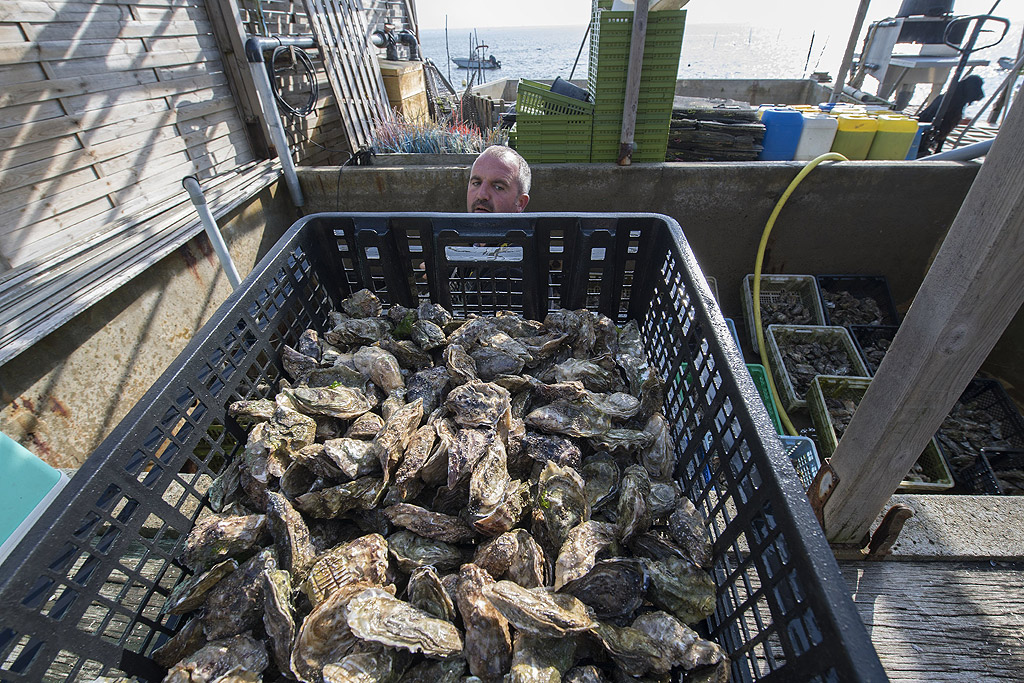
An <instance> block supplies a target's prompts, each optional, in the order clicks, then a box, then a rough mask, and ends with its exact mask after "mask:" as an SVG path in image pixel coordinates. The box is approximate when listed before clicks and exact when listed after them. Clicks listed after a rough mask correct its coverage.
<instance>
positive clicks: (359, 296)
mask: <svg viewBox="0 0 1024 683" xmlns="http://www.w3.org/2000/svg"><path fill="white" fill-rule="evenodd" d="M382 309H383V307H382V306H381V303H380V299H379V298H377V295H376V294H374V293H373V292H371V291H370V290H369V289H365V288H364V289H360V290H359V291H358V292H354V293H353V294H352V296H350V297H348V298H347V299H343V300H342V302H341V310H343V311H345V315H347V316H350V317H352V318H376V317H378V316H379V315H380V314H381V310H382Z"/></svg>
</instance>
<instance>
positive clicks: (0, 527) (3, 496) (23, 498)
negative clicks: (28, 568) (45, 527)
mask: <svg viewBox="0 0 1024 683" xmlns="http://www.w3.org/2000/svg"><path fill="white" fill-rule="evenodd" d="M67 481H68V477H67V475H65V474H63V473H62V472H61V471H60V470H56V469H54V468H52V467H50V466H49V465H47V464H46V463H45V462H43V461H42V460H40V459H39V458H37V457H36V456H35V455H34V454H32V453H31V452H30V451H28V450H27V449H26V448H25V447H24V446H22V445H21V444H19V443H18V442H17V441H15V440H14V439H11V438H10V437H9V436H7V435H6V434H4V433H2V432H0V562H3V560H4V559H5V558H6V557H7V555H8V554H10V552H11V550H13V549H14V546H16V545H17V544H18V541H20V540H21V539H22V537H23V536H24V535H25V534H26V533H27V532H28V530H29V529H30V528H31V527H32V525H33V524H34V523H35V521H36V520H37V519H39V517H41V516H42V514H43V513H44V512H45V511H46V508H47V507H49V505H50V502H51V501H52V500H53V499H54V498H55V497H56V496H57V494H58V493H59V492H60V490H61V489H62V488H64V484H65V483H67Z"/></svg>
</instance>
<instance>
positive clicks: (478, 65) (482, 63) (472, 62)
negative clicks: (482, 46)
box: [452, 55, 501, 69]
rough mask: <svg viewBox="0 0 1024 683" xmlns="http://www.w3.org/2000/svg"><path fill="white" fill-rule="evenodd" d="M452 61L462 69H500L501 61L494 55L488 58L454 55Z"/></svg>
mask: <svg viewBox="0 0 1024 683" xmlns="http://www.w3.org/2000/svg"><path fill="white" fill-rule="evenodd" d="M452 61H453V62H455V65H456V66H457V67H459V68H460V69H500V68H501V62H500V61H498V60H497V59H495V58H494V55H491V56H490V57H488V58H486V59H478V58H475V57H452Z"/></svg>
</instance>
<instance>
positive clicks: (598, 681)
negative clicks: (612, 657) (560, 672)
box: [562, 664, 607, 683]
mask: <svg viewBox="0 0 1024 683" xmlns="http://www.w3.org/2000/svg"><path fill="white" fill-rule="evenodd" d="M562 681H563V682H564V683H607V681H606V679H605V677H604V676H603V675H602V674H601V670H600V669H598V668H597V667H596V666H594V665H593V664H587V665H586V666H575V667H573V668H571V669H569V670H568V671H566V672H565V675H564V676H562Z"/></svg>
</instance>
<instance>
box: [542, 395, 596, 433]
mask: <svg viewBox="0 0 1024 683" xmlns="http://www.w3.org/2000/svg"><path fill="white" fill-rule="evenodd" d="M523 422H525V423H526V426H527V427H533V428H534V429H539V430H540V431H542V432H548V433H549V434H564V435H566V436H575V437H577V438H580V437H588V436H597V435H598V434H602V433H604V432H606V431H608V430H609V429H611V418H609V417H608V416H607V415H603V414H600V413H596V412H595V411H593V410H592V409H591V408H590V407H589V406H588V405H586V403H584V402H583V401H581V400H574V401H570V400H567V399H559V400H557V401H555V402H554V403H549V404H548V405H546V406H542V407H540V408H537V409H536V410H533V411H532V412H530V413H529V414H528V415H527V416H526V417H524V418H523Z"/></svg>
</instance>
